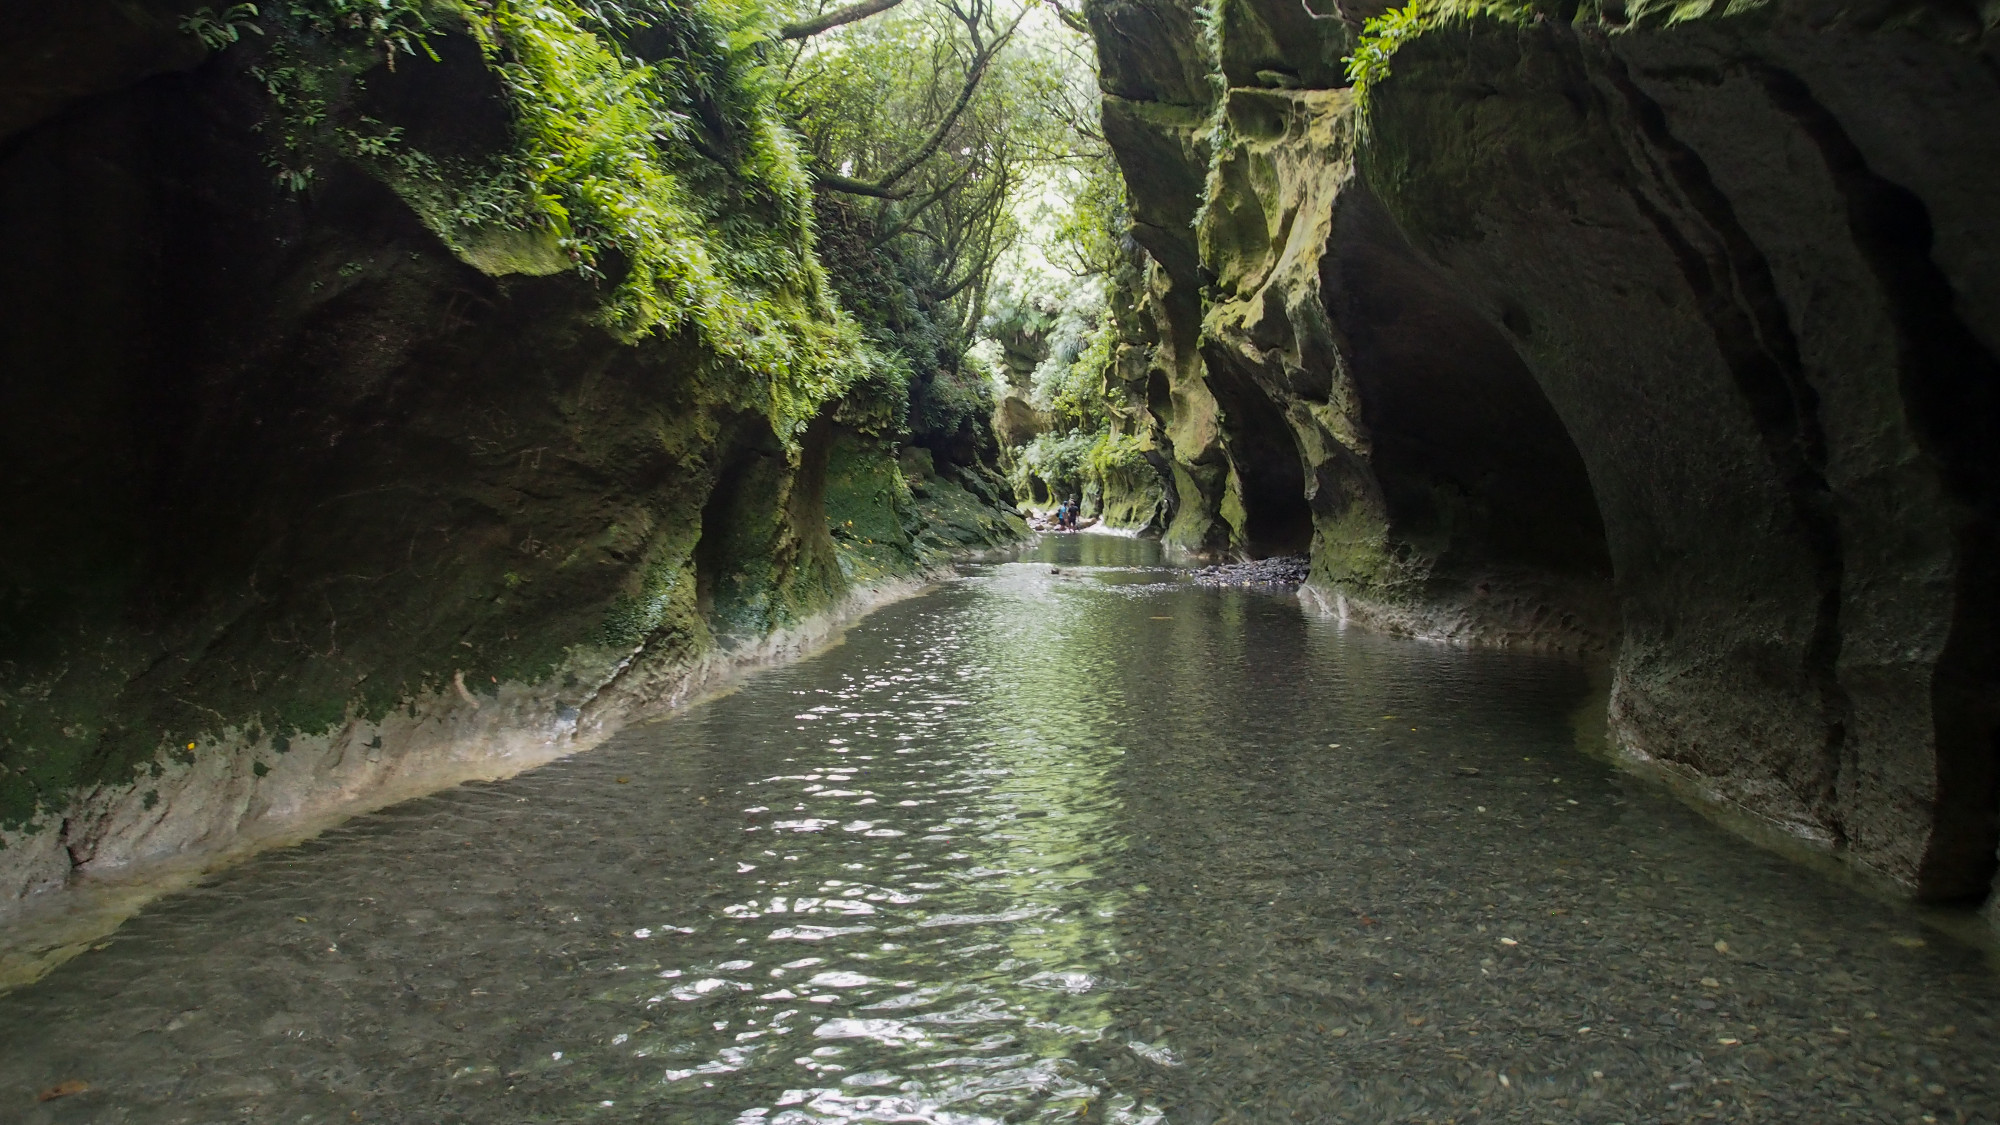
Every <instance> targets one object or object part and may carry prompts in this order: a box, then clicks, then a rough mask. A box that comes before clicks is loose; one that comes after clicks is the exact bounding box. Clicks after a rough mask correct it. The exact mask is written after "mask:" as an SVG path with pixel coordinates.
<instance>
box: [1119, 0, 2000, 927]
mask: <svg viewBox="0 0 2000 1125" xmlns="http://www.w3.org/2000/svg"><path fill="white" fill-rule="evenodd" d="M1091 11H1092V22H1093V27H1094V29H1095V31H1096V33H1097V38H1098V44H1099V50H1100V53H1101V55H1102V57H1103V64H1104V65H1103V70H1104V86H1105V91H1106V96H1105V110H1104V118H1105V128H1106V133H1107V136H1108V137H1109V138H1110V139H1111V142H1112V144H1113V145H1114V147H1115V149H1116V150H1117V153H1118V156H1119V159H1120V161H1121V163H1122V165H1123V166H1124V169H1125V172H1126V177H1127V182H1128V185H1129V187H1130V190H1131V195H1132V209H1133V214H1134V216H1135V219H1136V221H1137V238H1138V240H1139V242H1140V243H1141V244H1142V245H1143V246H1144V248H1145V250H1146V252H1147V254H1148V256H1149V262H1148V264H1147V278H1148V284H1147V286H1146V293H1145V308H1146V310H1147V312H1148V314H1149V320H1148V323H1147V326H1146V328H1145V330H1144V331H1142V332H1137V333H1132V334H1129V337H1128V340H1127V347H1128V348H1129V349H1131V350H1133V351H1134V352H1135V353H1136V355H1135V359H1134V361H1133V366H1134V367H1135V368H1137V369H1139V370H1143V371H1144V375H1143V377H1142V378H1143V379H1144V381H1145V383H1146V386H1147V388H1148V390H1147V394H1146V396H1145V397H1146V402H1147V404H1148V409H1149V412H1150V416H1151V420H1152V426H1151V432H1150V438H1151V441H1152V443H1153V445H1154V447H1155V448H1156V449H1157V451H1158V452H1159V454H1160V455H1161V457H1162V458H1163V460H1165V461H1167V462H1168V463H1169V473H1170V475H1171V477H1172V479H1173V481H1174V483H1175V484H1176V485H1177V486H1178V487H1177V493H1178V497H1179V500H1180V509H1179V511H1178V513H1177V516H1176V520H1175V523H1174V527H1173V529H1172V531H1171V535H1170V537H1171V538H1172V539H1173V540H1175V541H1178V542H1180V543H1182V544H1185V545H1187V546H1192V547H1203V548H1209V549H1232V550H1235V551H1238V552H1242V553H1247V554H1250V555H1253V556H1254V555H1260V554H1272V553H1284V552H1286V551H1289V550H1295V549H1299V548H1301V547H1303V546H1305V544H1306V542H1307V541H1308V540H1309V541H1310V544H1311V557H1312V575H1311V580H1310V582H1309V583H1308V585H1307V586H1306V587H1305V589H1304V591H1303V592H1302V597H1304V598H1305V599H1306V600H1307V601H1308V602H1310V603H1312V604H1316V605H1318V606H1320V607H1322V608H1324V609H1325V610H1326V611H1328V612H1331V613H1337V614H1340V615H1341V616H1343V617H1346V618H1349V619H1352V620H1356V621H1358V622H1363V623H1367V624H1371V625H1374V626H1377V627H1383V628H1388V629H1391V630H1395V631H1402V632H1408V633H1413V634H1417V635H1422V636H1430V637H1438V638H1445V639H1453V640H1461V641H1469V642H1476V643H1494V644H1509V645H1529V646H1536V647H1543V648H1558V649H1567V650H1573V651H1582V652H1605V653H1610V654H1612V656H1613V659H1614V662H1615V676H1614V686H1613V692H1612V697H1611V705H1610V706H1611V731H1612V735H1613V738H1614V740H1615V742H1616V744H1617V746H1618V747H1619V749H1620V750H1621V751H1622V753H1624V754H1625V755H1626V756H1628V757H1629V758H1630V759H1632V760H1634V761H1639V762H1644V763H1649V764H1650V765H1652V766H1653V767H1656V768H1658V769H1660V770H1662V771H1665V772H1667V773H1669V774H1671V775H1673V776H1674V777H1675V778H1677V779H1678V780H1679V781H1680V782H1681V783H1682V784H1683V785H1684V787H1686V788H1688V789H1689V790H1690V791H1693V792H1695V793H1697V794H1699V795H1700V796H1702V797H1703V798H1704V799H1707V800H1710V801H1714V802H1721V803H1724V804H1727V805H1731V806H1735V807H1737V808H1738V809H1740V810H1747V811H1748V812H1750V813H1751V814H1753V815H1754V816H1755V817H1757V818H1762V819H1764V820H1765V821H1767V822H1770V823H1773V824H1775V825H1777V826H1779V827H1780V828H1781V829H1782V830H1783V831H1784V832H1786V833H1789V834H1791V835H1793V836H1794V837H1797V838H1802V839H1805V840H1807V841H1810V842H1812V843H1813V844H1814V845H1816V846H1819V847H1824V848H1828V849H1832V850H1835V851H1838V852H1840V853H1841V854H1843V855H1845V856H1847V857H1849V858H1850V859H1852V860H1853V861H1854V862H1856V863H1857V864H1858V865H1860V866H1862V867H1864V868H1866V869H1867V870H1869V871H1872V872H1875V873H1877V874H1879V875H1882V876H1886V877H1887V878H1888V879H1890V880H1893V881H1894V882H1896V883H1898V884H1900V885H1902V886H1903V887H1905V888H1908V889H1909V890H1911V891H1912V892H1914V893H1916V894H1918V895H1920V896H1922V897H1924V898H1927V899H1931V900H1936V901H1959V902H1964V901H1977V900H1979V899H1980V898H1982V897H1984V896H1985V895H1987V893H1988V889H1989V887H1990V885H1991V880H1992V878H1993V875H1994V870H1995V845H1996V841H2000V645H1996V633H1995V630H1996V626H2000V613H1996V608H2000V607H1996V594H1995V590H1996V582H2000V554H1996V551H2000V540H1996V523H1995V505H1996V502H2000V442H1996V440H1995V438H1996V436H2000V435H1996V434H1995V424H1996V419H2000V402H1996V397H1995V396H1996V394H2000V363H1996V360H1995V354H1996V345H2000V253H1996V251H2000V245H1996V242H2000V220H1996V218H1995V216H1994V213H1993V210H1992V207H1991V205H1990V203H1991V201H1990V195H1991V184H1993V183H1994V182H1996V177H2000V133H1996V132H1995V131H1994V130H1993V129H1992V128H1991V125H1990V123H1991V122H1992V121H1993V120H1995V119H1996V114H2000V82H1996V78H1995V75H1996V65H1995V54H1994V52H1995V46H1994V44H1995V33H1994V31H1993V30H1992V20H1991V19H1990V18H1988V19H1987V20H1986V22H1984V23H1981V22H1980V21H1979V20H1977V19H1974V18H1972V17H1970V16H1968V15H1966V14H1965V13H1964V12H1963V11H1961V10H1959V9H1955V8H1946V7H1943V6H1929V5H1921V4H1919V5H1905V6H1899V7H1896V8H1895V9H1894V10H1893V11H1892V10H1891V9H1889V8H1886V7H1882V6H1862V5H1843V4H1834V3H1788V4H1772V5H1766V6H1762V7H1760V8H1758V9H1756V10H1754V11H1748V12H1743V13H1739V14H1736V15H1730V16H1722V15H1716V14H1711V15H1705V16H1701V17H1700V18H1693V19H1684V20H1682V21H1681V22H1676V23H1668V22H1667V21H1666V20H1665V19H1663V18H1662V16H1661V13H1658V12H1654V13H1652V14H1650V15H1647V14H1644V13H1637V12H1636V11H1635V12H1627V11H1626V10H1625V9H1624V8H1623V7H1622V6H1621V7H1620V8H1619V9H1618V10H1616V11H1614V10H1613V9H1612V8H1611V7H1610V6H1609V5H1607V6H1606V7H1605V8H1604V9H1603V10H1601V11H1599V10H1597V9H1588V8H1587V9H1585V10H1582V11H1581V12H1579V11H1577V10H1576V9H1574V8H1571V9H1567V10H1565V11H1562V12H1557V11H1556V10H1554V9H1553V8H1551V9H1549V10H1547V11H1543V10H1540V9H1526V8H1524V9H1522V10H1521V11H1520V12H1519V13H1518V14H1517V15H1516V16H1515V17H1514V18H1512V19H1511V20H1509V19H1500V18H1494V17H1490V16H1489V17H1482V18H1478V19H1440V20H1436V21H1434V23H1435V26H1433V27H1432V28H1431V29H1430V30H1427V31H1425V32H1424V33H1423V34H1421V35H1419V36H1417V37H1415V38H1414V39H1412V40H1410V41H1408V42H1406V43H1405V44H1403V45H1402V47H1401V49H1400V50H1399V51H1397V53H1396V54H1395V55H1394V58H1393V70H1392V73H1391V74H1390V76H1388V77H1387V78H1385V79H1382V80H1379V81H1377V82H1376V83H1375V84H1374V85H1373V86H1372V88H1371V89H1369V91H1368V92H1367V94H1366V97H1365V104H1364V99H1363V98H1362V97H1360V96H1358V95H1357V93H1356V92H1355V91H1353V90H1351V89H1347V88H1345V87H1346V79H1345V77H1344V76H1343V74H1342V71H1341V68H1340V66H1339V65H1338V64H1339V60H1340V58H1341V57H1342V56H1344V55H1346V54H1347V53H1349V51H1350V50H1351V48H1352V43H1353V42H1354V41H1355V38H1356V37H1357V36H1358V35H1359V34H1360V30H1361V29H1360V27H1359V22H1360V20H1361V19H1363V18H1365V17H1366V16H1369V15H1373V14H1375V12H1374V11H1373V10H1366V11H1364V10H1359V9H1357V10H1353V11H1349V10H1348V9H1347V7H1346V6H1342V7H1340V8H1338V9H1335V8H1334V7H1333V6H1331V5H1327V6H1324V7H1323V12H1322V14H1324V15H1326V16H1328V17H1329V18H1325V19H1314V18H1311V16H1309V15H1305V14H1302V9H1301V8H1300V6H1299V5H1298V4H1296V3H1287V2H1282V0H1249V2H1230V3H1223V4H1221V5H1219V6H1218V9H1217V13H1216V16H1215V18H1214V21H1213V28H1214V31H1213V33H1212V34H1210V35H1209V36H1207V37H1206V38H1205V37H1204V34H1203V31H1202V16H1201V13H1199V12H1197V11H1196V9H1195V8H1193V7H1192V6H1190V5H1186V4H1177V3H1174V2H1172V0H1111V2H1105V3H1099V4H1096V5H1094V6H1093V7H1092V10H1091ZM1334 16H1344V17H1345V18H1344V19H1341V18H1332V17H1334Z"/></svg>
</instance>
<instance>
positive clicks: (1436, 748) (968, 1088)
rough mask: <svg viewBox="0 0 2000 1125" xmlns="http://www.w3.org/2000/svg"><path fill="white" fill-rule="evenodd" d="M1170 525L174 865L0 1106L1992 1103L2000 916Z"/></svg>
mask: <svg viewBox="0 0 2000 1125" xmlns="http://www.w3.org/2000/svg"><path fill="white" fill-rule="evenodd" d="M1155 552H1156V549H1155V548H1154V547H1153V545H1151V544H1148V543H1144V542H1139V541H1134V540H1124V539H1114V538H1110V537H1101V536H1073V537H1059V538H1051V539H1048V540H1045V541H1043V543H1041V544H1040V545H1039V546H1038V547H1036V548H1034V549H1033V551H1032V552H1031V553H1030V555H1029V556H1028V557H1026V558H1024V559H1023V560H1022V561H1018V562H1012V563H1004V564H993V565H983V566H973V567H967V568H965V571H964V573H963V575H962V577H960V578H959V579H958V580H957V581H955V582H951V583H948V584H946V585H944V586H943V587H941V588H940V589H938V590H936V591H935V592H933V593H930V594H928V595H925V596H923V597H920V598H917V599H913V600H911V601H908V602H905V603H902V604H900V605H896V606H893V607H890V608H888V609H885V610H883V611H881V612H878V613H877V614H875V615H874V616H872V617H870V618H869V619H868V620H867V621H865V622H864V623H863V624H862V625H860V626H859V627H857V628H855V629H854V630H853V631H851V633H850V634H849V636H848V638H847V640H846V641H845V643H843V644H841V645H839V646H837V647H835V648H833V649H830V650H829V651H827V652H825V653H823V654H821V655H819V656H817V657H815V658H812V659H809V660H806V661H802V662H800V663H798V664H796V665H793V666H791V667H788V668H783V669H778V670H774V671H771V672H767V673H765V674H762V675H759V676H757V677H755V678H754V679H752V680H751V681H750V682H749V683H748V684H747V685H745V686H744V687H742V688H741V689H739V690H738V691H736V692H734V693H733V694H730V695H728V696H725V697H723V698H720V699H718V700H715V701H713V702H710V703H708V704H705V705H703V706H701V707H699V708H697V709H695V710H693V711H691V712H689V713H687V714H684V715H682V716H680V717H677V718H674V719H671V720H669V721H666V722H662V723H658V724H655V725H652V726H649V727H645V728H642V729H637V730H633V731H630V732H628V733H626V734H625V735H622V736H620V737H619V738H618V739H616V740H615V741H614V742H613V743H611V744H610V745H608V746H607V747H605V748H604V749H602V750H600V751H598V752H596V753H592V754H589V755H585V756H582V757H579V758H575V759H571V760H569V761H565V762H561V763H558V764H556V765H553V766H550V767H547V768H544V769H541V770H537V771H535V772H533V773H531V774H527V775H523V776H521V777H518V778H515V779H513V780H510V781H505V782H499V783H494V784H483V785H469V786H464V787H461V788H458V789H455V790H451V791H449V792H446V793H443V794H439V795H437V796H434V797H430V798H427V799H424V800H419V801H413V802H410V803H407V804H404V805H400V806H397V807H395V808H393V809H390V810H387V811H385V812H382V813H379V814H376V815H372V816H368V817H363V818H361V819H358V820H355V821H353V822H350V823H349V824H347V825H346V826H344V827H342V828H340V829H339V830H337V831H333V832H329V833H327V834H325V835H324V836H321V837H319V838H318V839H316V840H314V841H312V842H310V843H308V844H306V845H304V846H301V847H297V848H293V849H289V850H286V851H282V852H274V853H270V854H268V855H265V856H263V857H260V858H258V859H256V860H254V861H252V862H249V863H246V864H244V865H242V866H239V867H237V868H234V869H232V870H230V871H227V872H225V873H222V874H220V875H218V876H216V877H214V878H212V879H210V880H208V881H207V882H206V883H204V884H203V885H202V886H200V887H198V888H196V889H195V890H193V891H190V892H188V893H185V894H181V895H177V896H173V897H171V898H168V899H166V900H163V901H161V902H159V903H156V904H155V905H154V906H153V907H151V908H150V909H148V910H146V911H145V912H144V913H142V914H141V915H140V916H138V917H137V918H135V919H133V920H132V921H131V922H130V923H128V924H127V925H126V926H125V927H124V928H123V929H122V930H120V931H119V932H118V933H117V935H116V936H115V937H114V938H113V939H111V941H110V942H109V944H108V945H106V946H105V947H103V948H101V949H100V950H98V951H95V952H92V953H89V954H86V955H85V956H83V957H81V958H79V959H77V960H75V961H73V962H71V963H69V964H68V965H65V966H64V967H62V968H61V969H59V970H57V971H56V972H55V973H54V974H52V975H51V976H50V977H48V978H47V979H45V980H44V981H42V982H40V983H39V984H37V985H34V986H32V987H29V988H25V989H22V990H19V991H16V992H14V993H12V994H10V995H8V996H6V997H4V998H0V1120H4V1121H25V1122H42V1121H79V1122H81V1121H89V1122H239V1121H240V1122H250V1121H255V1122H287V1123H290V1122H299V1123H305V1122H351V1121H382V1122H466V1123H472V1122H478V1123H496V1122H595V1121H604V1122H623V1121H634V1122H638V1121H644V1122H672V1123H679V1122H738V1123H743V1125H749V1123H753V1122H754V1123H766V1125H772V1123H784V1125H804V1123H808V1122H832V1121H870V1122H943V1123H949V1125H959V1123H966V1125H970V1123H974V1122H1020V1121H1065V1122H1068V1121H1085V1122H1124V1123H1139V1122H1158V1121H1172V1122H1185V1123H1190V1125H1192V1123H1204V1122H1218V1121H1244V1122H1264V1121H1329V1122H1332V1121H1352V1122H1428V1121H1438V1122H1444V1121H1507V1122H1515V1121H1518V1122H1542V1121H1561V1122H1570V1121H1579V1122H1597V1123H1611V1122H1624V1123H1626V1125H1638V1123H1640V1122H1665V1121H1674V1122H1679V1121H1699V1120H1723V1121H1780V1120H1796V1121H1804V1122H1830V1121H1857V1122H1864V1121H1865V1122H1899V1123H1901V1122H1924V1123H1928V1122H1933V1121H1948V1122H1985V1123H1988V1125H1992V1123H1993V1122H1994V1121H1995V1120H1996V1118H2000V1109H1996V1107H2000V1064H1996V1062H1995V1060H1996V1058H2000V1052H1996V1050H1995V1047H1996V1041H2000V1028H1996V1020H1995V1017H1996V1014H2000V1004H1996V1000H2000V988H1996V982H1995V978H1994V976H1993V975H1992V974H1991V973H1990V972H1989V971H1988V970H1987V969H1986V968H1985V966H1984V964H1983V963H1982V961H1981V959H1980V957H1979V955H1978V954H1977V953H1975V952H1973V951H1971V950H1968V949H1965V948H1962V947H1959V946H1956V945H1954V944H1953V943H1952V942H1951V941H1949V940H1948V939H1946V938H1944V937H1942V936H1941V935H1939V934H1937V933H1935V932H1932V931H1929V930H1926V929H1925V928H1923V927H1922V926H1920V925H1919V924H1917V921H1916V920H1915V919H1914V918H1913V917H1912V916H1909V915H1907V914H1905V913H1903V912H1900V911H1898V910H1896V909H1893V908H1890V907H1885V906H1883V905H1881V904H1879V903H1876V902H1874V901H1872V900H1869V899H1866V898H1863V897H1860V896H1858V895H1856V894H1854V893H1852V892H1850V891H1847V890H1844V889H1842V888H1840V887H1838V886H1836V885H1833V884H1831V883H1829V882H1827V881H1825V880H1823V879H1822V878H1820V877H1818V876H1815V875H1812V874H1810V873H1807V872H1804V871H1802V870H1801V869H1799V868H1797V867H1795V866H1792V865H1789V864H1787V863H1785V862H1783V861H1780V860H1778V859H1775V858H1773V857H1771V856H1769V855H1766V854H1763V853H1760V852H1757V851H1754V850H1752V849H1749V848H1747V847H1746V846H1744V845H1743V844H1741V843H1740V842H1738V841H1736V840H1734V839H1732V838H1730V837H1727V836H1726V835H1724V834H1722V833H1720V832H1719V831H1717V830H1715V829H1714V828H1712V827H1710V826H1708V825H1707V824H1705V823H1703V822H1702V821H1701V820H1699V819H1698V818H1696V817H1695V816H1693V815H1691V814H1690V813H1688V812H1686V811H1685V810H1683V809H1682V808H1680V807H1679V806H1677V805H1675V804H1673V803H1671V802H1670V801H1667V800H1665V799H1663V798H1661V797H1660V796H1658V795H1657V794H1655V793H1654V792H1652V791H1651V790H1649V789H1648V788H1647V787H1645V786H1643V785H1638V784H1634V783H1632V782H1629V781H1627V780H1625V779H1622V778H1621V777H1619V776H1618V775H1617V774H1615V773H1613V772H1612V771H1611V770H1610V769H1608V768H1607V767H1606V766H1604V765H1603V764H1601V763H1599V762H1597V761H1595V760H1593V759H1590V758H1587V757H1584V756H1582V755H1580V754H1579V753H1578V752H1577V751H1576V750H1575V749H1574V743H1575V735H1574V732H1573V729H1572V720H1573V715H1574V713H1575V712H1576V711H1577V709H1578V708H1579V707H1580V706H1581V705H1582V704H1584V703H1585V701H1586V699H1587V698H1588V692H1589V686H1588V678H1587V676H1586V675H1585V672H1584V670H1583V669H1581V668H1579V667H1577V666H1575V665H1572V664H1568V663H1565V662H1562V661H1557V660H1549V659H1540V658H1533V657H1526V656H1518V655H1505V654H1496V653H1472V652H1465V651H1462V650H1457V649H1451V648H1445V647H1439V646H1433V645H1426V644H1421V643H1413V642H1407V641H1398V640H1393V639H1388V638H1383V637H1376V636H1369V635H1365V634H1358V633H1352V632H1343V631H1341V630H1340V629H1338V628H1337V627H1335V626H1333V625H1331V624H1329V623H1325V622H1320V621H1316V620H1310V619H1307V618H1306V617H1304V616H1303V615H1302V614H1301V613H1300V611H1299V609H1298V608H1297V606H1296V605H1295V604H1293V603H1291V602H1289V601H1287V600H1284V599H1282V598H1278V597H1274V596H1271V595H1268V594H1260V593H1254V592H1249V591H1241V590H1217V589H1212V588H1202V587H1198V586H1196V585H1194V584H1192V583H1190V582H1187V581H1185V576H1184V575H1179V574H1176V573H1175V572H1172V571H1167V570H1163V569H1160V568H1158V566H1157V555H1156V553H1155ZM1093 564H1094V565H1093ZM65 1082H72V1083H83V1082H87V1083H88V1084H89V1088H88V1089H86V1090H83V1091H82V1092H80V1093H74V1094H70V1095H68V1096H64V1097H59V1098H53V1099H51V1100H48V1101H37V1100H36V1098H37V1095H38V1094H39V1093H41V1092H44V1091H48V1090H50V1089H51V1088H52V1087H55V1086H57V1084H59V1083H65ZM72 1088H73V1087H72Z"/></svg>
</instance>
